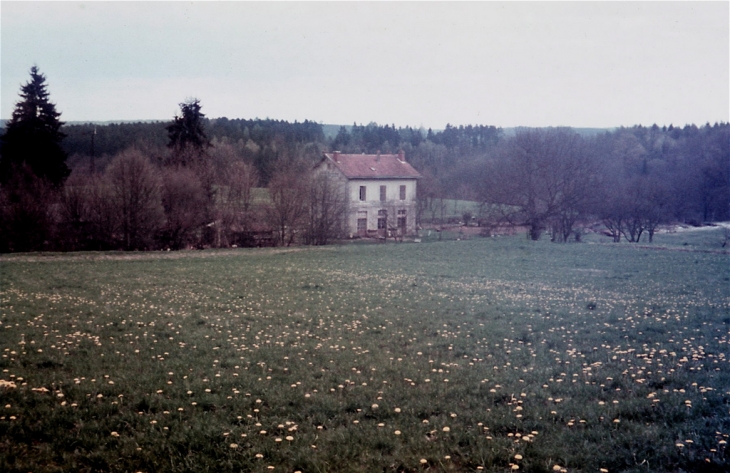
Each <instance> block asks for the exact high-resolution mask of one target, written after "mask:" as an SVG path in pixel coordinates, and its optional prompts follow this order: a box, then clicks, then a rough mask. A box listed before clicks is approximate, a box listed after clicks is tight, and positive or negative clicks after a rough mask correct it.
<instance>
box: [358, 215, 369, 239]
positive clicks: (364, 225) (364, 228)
mask: <svg viewBox="0 0 730 473" xmlns="http://www.w3.org/2000/svg"><path fill="white" fill-rule="evenodd" d="M367 232H368V213H367V212H363V211H360V212H358V213H357V233H358V234H360V235H365V234H366V233H367Z"/></svg>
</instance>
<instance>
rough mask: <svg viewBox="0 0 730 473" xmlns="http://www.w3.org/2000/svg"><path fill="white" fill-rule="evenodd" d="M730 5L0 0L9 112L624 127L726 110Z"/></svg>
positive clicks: (99, 117) (697, 120) (79, 117)
mask: <svg viewBox="0 0 730 473" xmlns="http://www.w3.org/2000/svg"><path fill="white" fill-rule="evenodd" d="M729 5H730V2H727V1H721V2H646V3H644V2H465V3H458V2H444V3H442V2H403V3H394V2H365V3H361V2H334V3H320V2H294V3H287V2H264V3H258V2H215V1H211V2H135V1H130V2H7V1H3V2H1V3H0V53H1V54H0V118H5V119H7V118H10V116H11V114H12V111H13V108H14V106H15V103H17V101H18V98H19V97H18V93H19V91H20V87H21V85H22V84H24V83H26V82H27V81H28V78H29V73H28V71H29V70H30V68H31V67H32V66H33V65H37V66H38V68H39V69H40V71H41V72H42V73H43V74H45V76H46V78H47V84H48V90H49V92H50V94H51V100H52V101H53V102H54V103H55V104H56V106H57V110H58V111H60V112H61V113H62V117H61V118H62V120H65V121H108V120H171V119H172V117H173V116H174V115H175V114H176V113H177V112H178V111H179V106H178V104H179V103H180V102H183V101H185V100H187V99H189V98H197V99H199V100H200V101H201V104H202V107H203V109H202V111H203V112H204V113H205V114H206V116H208V117H209V118H217V117H228V118H247V119H250V118H257V117H258V118H273V119H279V120H288V121H294V120H298V121H303V120H305V119H308V120H313V121H315V122H318V123H324V124H348V125H349V124H352V123H358V124H367V123H370V122H376V123H378V124H381V125H383V124H395V125H396V126H413V127H421V126H422V127H425V128H435V129H440V128H443V127H444V126H445V125H446V124H447V123H450V124H451V125H457V126H458V125H467V124H473V125H476V124H481V125H495V126H500V127H513V126H573V127H601V128H604V127H615V126H632V125H636V124H641V125H651V124H654V123H656V124H658V125H660V126H663V125H667V126H668V125H670V124H674V125H675V126H683V125H685V124H690V123H694V124H697V125H701V124H704V123H706V122H710V123H715V122H727V121H730V119H729V114H730V98H729V90H730V79H729V71H730V35H729V29H730V26H729V25H730V11H729Z"/></svg>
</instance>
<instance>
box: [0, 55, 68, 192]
mask: <svg viewBox="0 0 730 473" xmlns="http://www.w3.org/2000/svg"><path fill="white" fill-rule="evenodd" d="M45 82H46V77H45V76H44V75H43V74H41V73H40V72H39V71H38V67H37V66H33V67H32V68H31V69H30V80H29V81H28V82H27V83H26V84H25V85H23V86H22V87H21V89H20V97H21V100H20V101H19V102H18V103H17V104H16V105H15V110H14V111H13V116H12V118H11V120H10V121H9V122H8V123H7V125H6V127H5V134H4V135H3V136H2V138H0V146H1V148H0V150H1V152H2V157H0V181H2V182H3V183H6V182H8V180H9V179H10V175H11V174H12V173H13V172H14V169H17V168H19V167H23V166H26V167H28V168H29V169H30V171H31V172H32V173H33V174H34V175H35V176H36V177H39V178H42V179H48V180H49V181H50V182H51V183H53V184H54V185H56V186H58V185H60V184H62V183H63V181H64V180H65V179H66V177H68V175H69V173H70V171H69V169H68V166H66V157H67V155H66V152H65V151H64V150H63V148H61V141H62V140H63V138H64V137H65V136H66V135H65V134H64V133H62V132H61V131H60V128H61V126H62V125H63V122H61V121H60V120H59V117H60V116H61V114H60V113H59V112H57V111H56V105H55V104H53V103H52V102H51V101H50V100H49V93H48V89H47V86H46V83H45Z"/></svg>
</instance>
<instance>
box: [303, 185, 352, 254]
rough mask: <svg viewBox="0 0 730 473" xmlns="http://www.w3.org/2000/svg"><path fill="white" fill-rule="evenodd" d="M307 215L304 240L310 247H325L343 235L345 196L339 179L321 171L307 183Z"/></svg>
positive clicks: (345, 212)
mask: <svg viewBox="0 0 730 473" xmlns="http://www.w3.org/2000/svg"><path fill="white" fill-rule="evenodd" d="M308 203H309V212H308V213H309V214H308V217H309V218H308V225H307V234H306V237H305V240H306V242H307V243H309V244H312V245H326V244H327V243H328V242H329V241H330V240H332V239H336V238H341V237H342V236H343V235H344V234H345V231H346V229H345V223H346V218H347V210H348V206H347V196H346V194H345V186H344V184H343V182H342V181H341V180H340V179H337V178H336V177H335V176H333V175H332V174H331V173H329V172H326V171H323V172H320V173H317V174H315V175H314V176H312V178H311V179H310V183H309V201H308Z"/></svg>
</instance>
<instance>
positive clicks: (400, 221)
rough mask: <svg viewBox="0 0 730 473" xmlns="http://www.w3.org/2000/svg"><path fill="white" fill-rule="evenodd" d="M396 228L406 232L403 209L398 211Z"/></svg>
mask: <svg viewBox="0 0 730 473" xmlns="http://www.w3.org/2000/svg"><path fill="white" fill-rule="evenodd" d="M398 228H399V229H400V230H401V232H402V233H405V232H406V211H405V210H399V211H398Z"/></svg>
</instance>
